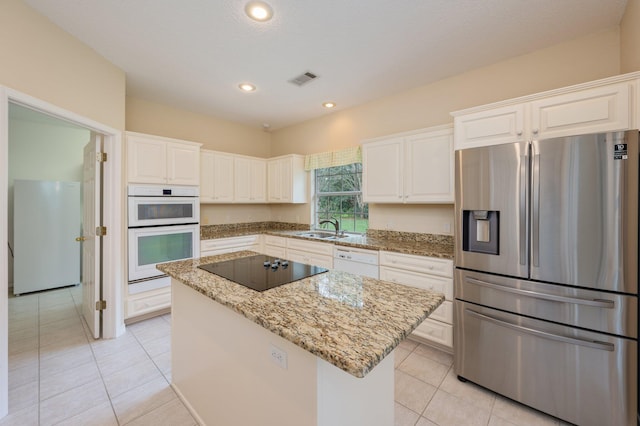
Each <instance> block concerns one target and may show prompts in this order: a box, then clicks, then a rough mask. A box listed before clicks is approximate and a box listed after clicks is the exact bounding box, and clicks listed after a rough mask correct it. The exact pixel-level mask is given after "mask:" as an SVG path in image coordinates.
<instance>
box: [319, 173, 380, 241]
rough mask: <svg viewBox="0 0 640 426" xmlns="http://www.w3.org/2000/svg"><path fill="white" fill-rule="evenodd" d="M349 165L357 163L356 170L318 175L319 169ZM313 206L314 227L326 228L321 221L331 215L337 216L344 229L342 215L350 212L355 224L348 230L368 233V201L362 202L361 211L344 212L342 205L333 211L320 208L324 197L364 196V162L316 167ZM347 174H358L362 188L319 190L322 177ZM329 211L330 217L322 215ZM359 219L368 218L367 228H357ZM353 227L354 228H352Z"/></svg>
mask: <svg viewBox="0 0 640 426" xmlns="http://www.w3.org/2000/svg"><path fill="white" fill-rule="evenodd" d="M349 165H356V170H355V171H353V172H347V173H336V174H333V173H329V174H327V175H320V176H319V175H318V171H319V170H327V169H334V168H339V167H345V166H349ZM313 172H314V173H313V179H312V181H313V208H312V223H313V224H314V229H316V230H326V228H320V224H319V223H320V221H321V220H324V219H328V218H331V217H337V218H338V220H339V222H340V225H341V226H340V230H341V231H344V228H343V226H342V216H344V215H345V214H349V215H351V217H352V218H353V219H352V220H353V221H354V224H353V226H350V227H349V230H348V231H346V232H349V233H353V234H364V233H366V230H367V229H368V228H369V206H368V203H364V202H363V203H362V209H361V210H360V211H355V209H354V211H353V212H350V213H349V212H344V211H342V206H341V207H340V211H339V212H331V211H328V212H326V211H320V209H319V204H320V200H321V198H322V197H343V196H346V197H354V200H357V197H360V198H362V163H359V162H358V163H351V164H345V165H342V166H332V167H323V168H318V169H315V170H314V171H313ZM336 175H338V176H340V175H342V176H345V175H358V177H359V179H358V183H359V187H360V190H350V191H327V192H319V191H318V189H319V187H320V185H319V182H318V180H319V179H321V178H322V177H328V176H336ZM325 213H328V214H329V216H328V217H326V218H325V217H320V215H321V214H325ZM357 220H361V221H362V220H366V228H365V229H363V230H360V231H358V230H356V221H357ZM352 228H353V229H352Z"/></svg>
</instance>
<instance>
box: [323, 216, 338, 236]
mask: <svg viewBox="0 0 640 426" xmlns="http://www.w3.org/2000/svg"><path fill="white" fill-rule="evenodd" d="M325 223H330V224H332V225H333V227H334V228H335V229H336V238H338V233H339V232H340V222H338V219H336V218H335V217H332V218H331V219H324V220H321V221H320V225H324V224H325Z"/></svg>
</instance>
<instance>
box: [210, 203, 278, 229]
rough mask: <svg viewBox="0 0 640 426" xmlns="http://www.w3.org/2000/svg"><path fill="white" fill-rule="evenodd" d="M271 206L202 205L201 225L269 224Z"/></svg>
mask: <svg viewBox="0 0 640 426" xmlns="http://www.w3.org/2000/svg"><path fill="white" fill-rule="evenodd" d="M270 220H272V219H271V206H270V205H269V204H201V205H200V223H201V224H202V225H219V224H227V223H248V222H269V221H270Z"/></svg>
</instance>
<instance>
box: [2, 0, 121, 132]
mask: <svg viewBox="0 0 640 426" xmlns="http://www.w3.org/2000/svg"><path fill="white" fill-rule="evenodd" d="M0 52H2V64H1V65H0V85H3V86H7V87H10V88H12V89H15V90H18V91H20V92H23V93H26V94H28V95H31V96H34V97H36V98H39V99H42V100H44V101H47V102H49V103H52V104H54V105H57V106H59V107H62V108H64V109H67V110H69V111H73V112H75V113H76V114H79V115H82V116H84V117H88V118H91V119H92V120H95V121H97V122H99V123H102V124H104V125H107V126H110V127H113V128H115V129H124V103H125V74H124V72H123V71H122V70H120V69H119V68H117V67H116V66H115V65H113V64H111V63H110V62H108V61H107V60H106V59H104V58H103V57H102V56H100V55H98V54H97V53H96V52H95V51H93V50H92V49H90V48H89V47H87V46H86V45H85V44H83V43H82V42H80V41H79V40H77V39H76V38H74V37H72V36H71V35H70V34H68V33H66V32H65V31H63V30H62V29H60V28H59V27H57V26H56V25H54V24H53V23H52V22H51V21H49V20H48V19H46V18H45V17H43V16H42V15H40V14H39V13H37V12H36V11H34V10H33V9H31V8H30V7H29V6H27V5H26V4H25V3H24V2H22V1H21V0H1V1H0Z"/></svg>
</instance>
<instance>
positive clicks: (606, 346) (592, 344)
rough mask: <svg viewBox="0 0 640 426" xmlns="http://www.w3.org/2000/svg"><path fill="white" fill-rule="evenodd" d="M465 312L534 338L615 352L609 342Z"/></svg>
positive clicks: (469, 311) (470, 311) (474, 312)
mask: <svg viewBox="0 0 640 426" xmlns="http://www.w3.org/2000/svg"><path fill="white" fill-rule="evenodd" d="M465 312H466V313H467V314H468V315H470V316H473V317H476V318H479V319H481V320H484V321H488V322H491V323H493V324H496V325H499V326H501V327H505V328H510V329H512V330H515V331H517V332H520V333H526V334H531V335H533V336H537V337H541V338H543V339H547V340H555V341H557V342H562V343H568V344H570V345H578V346H585V347H587V348H593V349H600V350H603V351H609V352H612V351H614V350H615V345H614V344H613V343H608V342H599V341H596V340H583V339H576V338H575V337H566V336H560V335H558V334H553V333H547V332H546V331H540V330H535V329H533V328H529V327H523V326H521V325H516V324H512V323H510V322H506V321H502V320H499V319H497V318H494V317H491V316H489V315H484V314H481V313H479V312H476V311H472V310H470V309H465Z"/></svg>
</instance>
